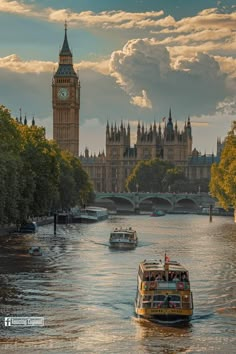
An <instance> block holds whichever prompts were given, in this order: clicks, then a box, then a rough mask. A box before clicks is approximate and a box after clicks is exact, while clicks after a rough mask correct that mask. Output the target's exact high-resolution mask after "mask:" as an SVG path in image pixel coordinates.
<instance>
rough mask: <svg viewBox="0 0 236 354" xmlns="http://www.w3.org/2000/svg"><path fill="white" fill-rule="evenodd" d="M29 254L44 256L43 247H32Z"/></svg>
mask: <svg viewBox="0 0 236 354" xmlns="http://www.w3.org/2000/svg"><path fill="white" fill-rule="evenodd" d="M29 254H30V255H31V256H42V254H43V252H42V250H41V247H39V246H32V247H30V248H29Z"/></svg>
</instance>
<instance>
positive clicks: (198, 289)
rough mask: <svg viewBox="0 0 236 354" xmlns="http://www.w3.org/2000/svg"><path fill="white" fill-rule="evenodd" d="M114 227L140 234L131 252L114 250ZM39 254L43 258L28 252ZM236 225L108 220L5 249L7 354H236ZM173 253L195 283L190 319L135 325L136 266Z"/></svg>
mask: <svg viewBox="0 0 236 354" xmlns="http://www.w3.org/2000/svg"><path fill="white" fill-rule="evenodd" d="M116 226H128V227H129V226H132V227H133V228H135V229H136V230H137V233H138V237H139V246H138V247H137V248H136V249H135V250H132V251H121V250H120V251H115V250H111V249H110V248H109V244H108V239H109V234H110V231H111V230H112V229H113V227H116ZM32 245H40V246H41V247H42V249H43V252H44V253H43V256H41V257H32V256H30V255H28V253H27V250H28V248H29V247H30V246H32ZM235 250H236V224H234V223H233V218H229V217H214V218H213V222H212V223H210V222H209V218H208V216H199V215H166V216H163V217H159V218H151V217H150V216H148V215H139V216H124V217H123V216H120V217H119V216H112V217H110V218H109V219H108V220H106V221H103V222H100V223H96V224H88V225H85V224H73V225H68V226H64V225H58V226H57V236H54V235H53V225H47V226H43V227H40V228H39V232H38V234H37V235H22V236H20V237H19V236H14V235H12V236H7V237H2V238H1V239H0V257H1V258H0V260H1V263H0V274H1V275H0V279H1V290H0V303H1V305H0V309H1V327H0V352H1V353H4V352H6V353H17V354H22V353H57V354H59V353H63V354H67V353H112V354H113V353H114V354H115V353H136V354H137V353H163V354H164V353H165V354H166V353H167V354H174V353H214V354H218V353H219V354H222V353H225V354H228V353H236V286H235V279H236V257H235ZM165 251H167V253H168V255H169V257H170V258H171V259H172V260H178V261H180V262H181V263H182V264H184V265H185V266H186V267H187V268H188V269H189V273H190V280H191V287H192V291H193V299H194V316H193V319H192V321H191V323H190V324H189V325H187V326H183V327H168V326H163V325H158V324H154V323H150V322H148V321H145V320H138V319H136V317H135V315H134V307H133V302H134V298H135V293H136V279H137V278H136V277H137V270H138V264H139V262H141V261H142V260H144V259H145V258H152V259H153V258H155V259H158V260H159V259H160V258H162V259H163V257H164V253H165ZM5 316H12V317H16V316H21V317H23V316H24V317H26V316H27V317H29V316H43V317H44V321H45V325H44V327H5V326H4V317H5Z"/></svg>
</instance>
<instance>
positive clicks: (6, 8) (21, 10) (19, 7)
mask: <svg viewBox="0 0 236 354" xmlns="http://www.w3.org/2000/svg"><path fill="white" fill-rule="evenodd" d="M31 10H32V6H29V5H25V4H24V3H23V2H22V1H21V2H20V1H9V0H1V1H0V12H8V13H15V14H21V15H30V14H31Z"/></svg>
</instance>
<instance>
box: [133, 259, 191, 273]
mask: <svg viewBox="0 0 236 354" xmlns="http://www.w3.org/2000/svg"><path fill="white" fill-rule="evenodd" d="M165 264H166V265H168V270H169V271H174V272H178V271H180V272H187V269H186V268H185V267H184V266H183V265H182V264H180V263H179V262H177V261H169V262H166V263H164V262H161V261H158V260H155V259H150V260H146V259H145V260H144V261H143V262H141V263H140V265H139V267H140V268H141V269H142V271H143V272H145V271H146V272H150V271H158V270H160V271H163V270H165Z"/></svg>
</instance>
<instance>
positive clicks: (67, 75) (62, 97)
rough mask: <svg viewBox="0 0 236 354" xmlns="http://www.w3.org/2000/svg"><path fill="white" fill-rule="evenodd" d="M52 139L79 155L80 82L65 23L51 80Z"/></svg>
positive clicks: (63, 147) (63, 148) (64, 148)
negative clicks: (63, 34) (62, 39)
mask: <svg viewBox="0 0 236 354" xmlns="http://www.w3.org/2000/svg"><path fill="white" fill-rule="evenodd" d="M52 106H53V139H54V140H56V142H57V143H58V145H59V147H60V148H61V149H62V150H67V151H69V152H71V153H72V154H73V155H74V156H78V155H79V108H80V82H79V79H78V76H77V74H76V72H75V71H74V68H73V58H72V53H71V51H70V48H69V44H68V40H67V26H66V25H65V36H64V42H63V45H62V48H61V51H60V54H59V66H58V69H57V71H56V73H55V74H54V76H53V80H52Z"/></svg>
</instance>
